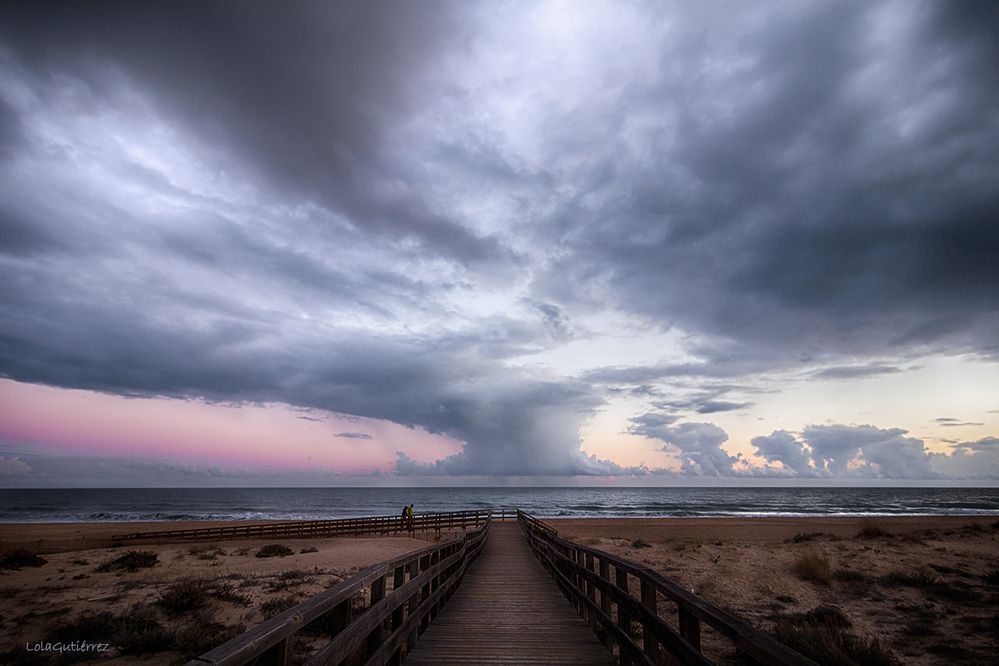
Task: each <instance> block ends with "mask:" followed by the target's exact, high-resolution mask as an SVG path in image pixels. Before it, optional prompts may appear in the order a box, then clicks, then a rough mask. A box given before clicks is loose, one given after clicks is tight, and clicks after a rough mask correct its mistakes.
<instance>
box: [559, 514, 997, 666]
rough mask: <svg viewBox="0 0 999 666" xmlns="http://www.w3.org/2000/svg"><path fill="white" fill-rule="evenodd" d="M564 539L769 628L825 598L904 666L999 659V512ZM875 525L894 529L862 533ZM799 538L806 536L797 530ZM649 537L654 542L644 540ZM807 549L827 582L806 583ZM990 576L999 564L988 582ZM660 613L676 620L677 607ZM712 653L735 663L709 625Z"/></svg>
mask: <svg viewBox="0 0 999 666" xmlns="http://www.w3.org/2000/svg"><path fill="white" fill-rule="evenodd" d="M549 524H551V525H552V526H554V527H555V528H556V529H558V531H559V534H560V535H561V536H564V537H566V538H569V539H572V540H575V541H578V542H580V543H584V544H586V545H589V546H591V547H593V548H597V549H600V550H605V551H608V552H611V553H613V554H616V555H620V556H623V557H625V558H627V559H629V560H632V561H634V562H638V563H641V564H645V565H646V566H649V567H651V568H652V569H654V570H656V571H658V572H659V573H661V574H663V575H664V576H666V577H667V578H670V579H673V580H675V581H677V582H678V583H680V584H681V585H683V586H684V587H686V588H688V589H690V590H692V591H694V592H695V593H697V594H699V595H701V596H702V597H704V598H706V599H708V600H709V601H712V602H713V603H715V604H717V605H719V606H721V607H723V608H725V609H727V610H730V611H732V612H734V613H736V614H737V615H739V616H740V617H742V618H744V619H746V620H748V621H749V622H750V623H752V624H753V625H754V626H756V627H757V628H759V629H762V630H764V631H768V630H770V629H772V628H773V627H774V626H775V623H777V622H780V621H781V620H782V619H788V618H793V617H794V615H795V614H798V615H800V614H801V613H805V612H807V611H809V610H812V609H814V608H816V607H817V606H836V607H838V608H839V609H840V610H841V611H842V613H843V615H845V616H846V618H848V621H849V622H850V623H851V625H852V626H851V627H849V628H848V629H847V630H848V631H849V632H850V633H853V634H855V635H856V636H857V637H858V638H859V639H861V640H863V641H865V642H869V641H870V640H872V639H877V640H879V641H880V642H881V644H882V645H883V646H884V647H885V648H887V650H889V651H890V652H892V653H894V654H895V656H896V657H897V658H898V659H899V660H900V662H901V663H906V664H950V663H955V662H956V661H960V662H962V663H974V664H979V663H981V664H984V663H996V662H995V655H996V654H997V653H999V614H997V609H999V584H997V583H999V581H997V580H996V577H995V576H996V574H995V573H994V572H997V571H999V541H997V539H999V530H997V529H996V525H997V524H999V523H997V521H996V519H995V517H992V518H966V517H900V518H877V519H870V520H864V519H858V518H838V517H836V518H740V519H732V518H677V519H652V520H646V519H621V520H606V519H594V520H553V521H549ZM868 524H872V525H876V526H877V527H878V528H880V529H882V530H884V531H885V532H886V533H888V536H880V537H876V538H858V536H857V535H858V533H859V532H860V531H861V529H863V528H864V527H865V526H867V525H868ZM796 535H798V536H797V539H795V537H796ZM646 544H647V545H646ZM809 554H814V555H817V556H818V557H819V558H820V559H824V560H826V561H828V563H829V574H830V579H829V580H828V581H822V580H803V579H802V578H801V577H799V575H797V574H796V573H795V565H796V563H797V562H798V561H799V560H800V559H801V558H802V557H803V556H806V555H809ZM987 572H993V576H992V577H991V578H989V579H988V580H987V579H986V578H985V574H986V573H987ZM660 612H661V614H662V615H663V616H664V617H668V618H670V619H672V618H674V617H675V613H676V611H675V607H673V606H672V604H668V603H663V604H661V605H660ZM704 640H705V645H706V648H707V649H708V651H709V655H710V656H711V657H712V658H715V659H717V660H719V661H720V662H721V663H728V662H731V661H732V660H733V656H734V655H733V653H732V650H731V648H730V645H729V643H728V642H727V641H725V640H724V639H722V638H721V637H720V636H718V635H717V634H715V633H714V632H713V631H709V630H705V632H704Z"/></svg>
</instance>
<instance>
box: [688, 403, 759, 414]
mask: <svg viewBox="0 0 999 666" xmlns="http://www.w3.org/2000/svg"><path fill="white" fill-rule="evenodd" d="M752 404H753V403H751V402H730V401H728V400H706V401H705V402H703V403H702V404H701V405H700V406H698V408H697V413H698V414H716V413H718V412H732V411H735V410H737V409H745V408H746V407H749V406H751V405H752Z"/></svg>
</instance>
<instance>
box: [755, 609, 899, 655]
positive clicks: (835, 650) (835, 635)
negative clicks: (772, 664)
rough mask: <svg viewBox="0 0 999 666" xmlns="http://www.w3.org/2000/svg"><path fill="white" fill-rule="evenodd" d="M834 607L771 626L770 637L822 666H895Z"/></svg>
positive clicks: (874, 641)
mask: <svg viewBox="0 0 999 666" xmlns="http://www.w3.org/2000/svg"><path fill="white" fill-rule="evenodd" d="M850 626H851V624H850V620H849V618H847V617H846V616H845V615H844V614H843V612H842V611H841V610H839V609H838V608H836V607H834V606H819V607H817V608H814V609H812V610H810V611H808V612H807V613H798V614H794V615H789V616H787V617H785V618H782V619H780V620H778V621H777V622H776V623H775V624H774V628H773V635H774V637H775V638H776V639H777V640H779V641H781V642H782V643H784V644H785V645H787V646H788V647H790V648H791V649H793V650H797V651H798V652H800V653H801V654H803V655H804V656H806V657H809V658H811V659H813V660H815V661H816V662H817V663H819V664H823V665H824V666H855V665H856V664H864V665H865V666H898V664H899V663H900V662H899V661H898V658H897V657H896V656H895V655H894V653H892V652H891V650H888V649H887V648H885V647H883V646H882V645H881V643H880V641H878V640H877V639H871V640H864V639H862V638H860V637H859V636H857V635H856V634H854V633H853V632H851V631H849V628H850Z"/></svg>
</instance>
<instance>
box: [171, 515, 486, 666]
mask: <svg viewBox="0 0 999 666" xmlns="http://www.w3.org/2000/svg"><path fill="white" fill-rule="evenodd" d="M488 532H489V523H488V522H487V523H486V524H485V525H484V526H483V527H482V528H480V529H479V530H477V531H475V532H469V533H466V534H465V536H463V537H462V538H460V539H453V540H451V541H448V542H445V543H442V544H438V545H434V546H430V547H428V548H423V549H420V550H418V551H415V552H411V553H407V554H405V555H401V556H399V557H396V558H393V559H391V560H388V561H386V562H382V563H380V564H377V565H374V566H372V567H369V568H368V569H365V570H364V571H362V572H360V573H358V574H357V575H355V576H353V577H351V578H350V579H348V580H346V581H344V582H343V583H340V584H339V585H337V586H335V587H333V588H330V589H329V590H327V591H326V592H323V593H321V594H319V595H317V596H316V597H313V598H312V599H309V600H307V601H305V602H303V603H301V604H299V605H298V606H296V607H294V608H292V609H290V610H289V611H287V612H285V613H282V614H281V615H279V616H277V617H275V618H272V619H271V620H268V621H266V622H264V623H262V624H260V625H258V626H256V627H254V628H252V629H250V630H249V631H247V632H246V633H244V634H242V635H241V636H238V637H236V638H234V639H233V640H231V641H229V642H227V643H225V644H223V645H221V646H219V647H217V648H215V649H214V650H211V651H209V652H207V653H205V654H204V655H201V656H200V657H198V658H197V659H196V660H194V661H192V662H190V664H206V663H207V664H217V665H220V666H221V665H223V664H224V665H227V666H228V665H237V664H245V663H247V662H249V661H253V660H255V659H258V658H266V659H270V660H273V663H282V664H283V663H288V661H287V660H288V649H289V646H290V645H291V642H292V640H293V636H294V634H295V633H296V632H297V631H298V630H300V629H301V628H302V627H304V626H305V625H307V624H309V623H311V622H312V621H314V620H317V619H319V618H323V617H324V616H325V617H327V619H328V621H329V622H330V628H331V631H330V633H331V634H332V637H331V640H330V642H329V643H328V644H327V645H326V646H324V647H323V648H322V649H320V651H319V653H317V655H314V657H313V660H314V661H315V662H316V663H338V662H339V661H342V660H343V659H345V658H346V657H347V656H349V655H351V654H353V653H354V652H356V651H357V650H358V649H360V650H362V651H364V652H366V653H368V654H371V653H375V652H378V651H379V650H381V646H382V645H383V644H384V642H385V632H384V631H383V629H384V625H385V624H386V623H388V624H390V625H391V627H392V629H393V635H395V634H396V633H398V632H397V631H396V630H397V628H398V627H399V626H404V625H405V626H411V625H412V626H415V623H416V622H417V621H418V619H419V618H420V616H416V619H414V620H413V623H411V625H410V624H406V621H405V620H404V619H403V618H402V617H401V616H400V615H399V612H400V611H403V612H405V611H404V609H405V608H410V607H414V604H415V603H416V599H417V598H418V597H419V595H420V592H421V590H422V589H425V588H426V587H427V586H429V585H430V584H431V582H432V581H433V579H434V578H435V577H440V576H441V575H442V573H443V572H447V576H448V579H447V581H446V584H445V581H443V580H442V581H441V586H442V590H444V589H446V588H447V586H448V585H452V584H456V581H457V580H458V576H457V575H456V574H457V573H458V572H460V571H463V570H464V566H465V565H466V564H467V562H468V561H470V560H471V559H474V558H475V557H476V556H477V555H478V553H479V552H480V551H481V547H482V543H483V542H484V541H485V540H486V538H487V537H488ZM442 553H446V555H442ZM431 559H436V560H437V563H436V564H435V565H433V566H430V567H427V568H422V567H419V563H420V562H423V561H427V562H429V561H430V560H431ZM459 565H460V566H459ZM407 568H410V569H411V570H418V571H419V574H418V575H411V576H410V579H409V580H408V581H407V580H405V571H406V570H407ZM417 568H418V569H417ZM390 575H391V576H392V579H393V589H392V591H391V592H390V593H389V592H387V590H386V579H387V577H388V576H390ZM365 589H369V590H370V599H371V603H370V606H369V608H368V609H367V610H366V611H365V612H363V613H362V614H360V616H359V617H357V618H356V619H354V621H351V620H352V618H351V606H350V600H351V599H352V598H353V597H354V596H356V595H357V594H358V593H360V592H362V591H363V590H365ZM327 614H329V615H328V616H327ZM428 614H429V608H428V610H427V612H426V613H425V614H424V616H426V615H428ZM396 620H398V621H396ZM388 654H389V655H390V656H391V654H392V653H388ZM282 660H283V661H282ZM310 663H311V662H310Z"/></svg>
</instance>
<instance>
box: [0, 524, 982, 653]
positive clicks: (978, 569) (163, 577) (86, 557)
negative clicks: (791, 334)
mask: <svg viewBox="0 0 999 666" xmlns="http://www.w3.org/2000/svg"><path fill="white" fill-rule="evenodd" d="M549 522H550V523H551V524H552V525H554V526H555V527H556V528H557V529H558V530H559V533H560V534H561V535H563V536H565V537H567V538H571V539H574V540H577V541H579V542H581V543H584V544H586V545H589V546H592V547H594V548H598V549H602V550H606V551H609V552H612V553H615V554H618V555H621V556H624V557H626V558H627V559H630V560H633V561H635V562H638V563H641V564H645V565H647V566H650V567H652V568H654V569H655V570H657V571H659V572H660V573H662V574H663V575H665V576H667V577H668V578H671V579H673V580H676V581H677V582H679V583H680V584H682V585H683V586H684V587H687V588H688V589H692V590H694V591H695V592H696V593H698V594H700V595H702V596H704V597H705V598H707V599H708V600H710V601H712V602H714V603H716V604H718V605H719V606H722V607H723V608H726V609H728V610H730V611H733V612H735V613H736V614H738V615H739V616H741V617H743V618H745V619H746V620H748V621H749V622H751V623H752V624H754V625H755V626H757V627H758V628H760V629H761V630H764V631H769V630H770V629H772V628H773V627H774V626H775V623H779V622H780V621H781V620H782V619H786V618H789V617H793V616H794V615H795V614H801V613H804V612H806V611H809V610H811V609H814V608H815V607H817V606H823V605H824V606H830V605H831V606H836V607H838V608H839V609H841V611H842V613H843V615H844V616H845V617H846V618H848V621H849V622H850V624H851V626H850V627H849V628H848V631H849V632H851V633H852V634H854V635H856V636H857V637H858V639H859V640H862V641H866V642H869V641H870V640H871V639H878V640H880V641H881V643H882V645H883V646H884V647H885V648H886V649H887V650H889V651H891V652H892V653H894V654H895V655H896V656H897V657H898V659H899V660H900V662H901V663H907V664H908V663H911V664H946V663H953V662H954V661H961V662H964V663H994V660H993V656H994V655H995V654H997V653H999V640H997V636H999V615H997V611H996V609H997V608H999V585H997V581H996V576H995V574H994V573H993V575H992V576H991V577H990V578H988V579H986V578H985V574H987V573H988V572H995V571H997V570H999V541H997V538H999V531H997V529H996V527H995V525H996V520H995V518H964V517H902V518H879V519H875V520H871V521H865V520H863V519H858V518H838V517H837V518H672V519H669V518H663V519H580V520H557V521H555V520H553V521H549ZM867 523H873V524H875V525H877V526H878V527H879V528H880V529H881V530H883V531H884V532H886V533H887V534H888V536H879V537H875V538H867V539H865V538H858V537H857V534H858V532H859V531H860V530H861V529H862V528H863V527H864V526H865V525H866V524H867ZM220 524H224V523H212V525H220ZM169 526H170V527H177V528H181V527H189V526H192V524H191V523H183V524H181V523H169ZM194 526H200V527H204V526H207V524H206V523H196V524H194ZM165 527H166V524H164V523H149V524H144V525H140V524H136V523H129V524H128V525H127V527H125V529H124V531H138V530H141V529H164V528H165ZM121 531H123V525H122V524H80V523H60V524H49V525H41V524H39V525H30V526H24V525H0V539H6V540H10V539H14V538H20V539H24V538H28V539H60V538H79V537H94V536H107V535H109V534H110V533H111V532H114V533H119V532H121ZM801 535H804V536H801ZM417 536H425V537H427V538H432V536H431V535H429V534H428V535H419V534H418V535H417ZM796 536H797V539H796V538H795V537H796ZM277 541H278V542H280V543H282V544H284V545H287V546H289V547H291V548H292V549H293V550H294V554H293V555H290V556H288V557H283V558H267V559H260V558H257V557H255V556H254V553H255V552H256V551H257V550H258V549H259V548H260V547H261V546H263V545H265V544H266V543H268V542H269V541H251V540H237V541H228V542H214V543H212V544H189V543H188V544H170V545H142V546H138V548H140V549H142V550H149V551H152V552H155V553H156V554H157V555H158V564H157V565H156V566H154V567H152V568H148V569H140V570H139V571H137V572H134V573H127V572H107V573H100V572H97V571H96V569H97V567H98V565H100V564H101V563H103V562H106V561H109V560H111V559H112V558H114V557H116V556H118V555H120V554H122V553H123V552H125V551H127V550H128V548H125V547H119V548H101V549H92V550H86V551H75V552H65V553H56V554H50V555H45V556H44V557H45V558H46V559H47V560H48V563H47V564H45V565H44V566H42V567H40V568H23V569H21V570H19V571H0V662H3V661H5V659H4V657H3V653H4V652H7V651H9V650H12V649H16V648H17V647H18V646H22V649H23V645H24V643H25V642H32V641H36V640H41V639H44V638H45V637H46V636H50V635H51V632H52V629H53V627H54V625H57V624H58V623H59V622H62V621H65V620H73V619H74V618H77V617H79V615H80V614H81V613H84V612H87V611H91V612H96V611H107V612H110V613H112V614H115V615H118V616H124V615H128V614H130V613H131V614H135V612H136V611H135V610H134V609H135V608H139V609H140V610H141V608H142V607H143V606H144V607H145V608H146V609H147V610H146V611H144V612H146V613H147V614H148V613H150V612H152V613H153V614H154V616H155V617H157V618H159V621H160V622H161V624H162V626H163V627H164V628H165V629H166V630H168V631H169V632H173V633H174V634H176V633H177V632H183V631H187V630H189V629H190V628H191V627H196V626H214V627H215V628H216V629H218V630H219V631H221V632H223V633H217V634H214V635H217V636H224V635H225V634H224V630H229V631H230V632H232V631H235V630H236V629H237V628H238V626H239V625H242V626H243V627H246V628H248V627H251V626H253V625H255V624H257V623H259V622H261V621H262V620H264V619H265V618H266V617H267V616H268V614H274V613H276V612H279V610H276V609H279V608H281V606H282V603H283V604H285V605H287V604H291V603H295V602H298V601H301V600H304V599H305V598H307V597H309V596H312V595H314V594H316V593H318V592H320V591H322V590H323V589H325V588H326V587H328V586H330V585H334V584H336V583H338V582H340V581H341V580H343V579H344V578H345V577H348V576H350V574H351V573H353V572H355V571H357V570H358V569H359V568H363V567H365V566H369V565H371V564H374V563H376V562H379V561H383V560H385V559H389V558H391V557H394V556H396V555H399V554H402V553H405V552H408V551H411V550H416V549H418V548H422V547H424V546H426V545H427V544H428V543H429V541H425V540H421V539H409V538H405V537H399V536H390V537H367V538H331V539H303V540H295V539H277ZM209 546H210V547H209ZM308 548H316V549H317V552H306V553H303V552H301V551H302V550H303V549H308ZM807 554H814V555H817V556H819V558H821V559H825V560H826V561H828V563H829V574H830V575H829V580H827V581H821V580H820V581H816V580H803V579H801V578H800V577H799V576H798V575H797V574H796V573H795V572H794V568H795V563H796V562H797V561H798V560H799V559H800V558H801V557H802V556H804V555H807ZM184 579H194V580H199V581H204V582H205V584H206V585H208V586H209V588H210V589H211V590H212V591H213V592H215V593H218V592H219V590H222V591H224V590H226V589H227V586H228V588H231V589H229V594H228V595H225V594H223V595H222V596H223V597H224V598H223V599H216V598H212V599H210V600H209V602H208V604H207V605H206V606H205V607H204V608H202V609H200V610H198V611H196V612H193V613H183V614H180V615H176V616H171V615H169V614H167V613H165V612H164V611H163V610H162V607H161V606H160V605H158V604H157V603H156V602H157V600H158V599H160V598H161V597H162V595H163V594H164V593H165V592H166V591H167V590H168V589H169V587H170V585H171V584H172V583H173V582H175V581H178V580H184ZM900 581H901V582H900ZM268 602H270V603H268ZM137 605H138V606H137ZM660 611H661V613H662V614H663V616H664V617H667V618H673V616H674V615H675V609H673V608H670V607H669V605H668V604H666V603H663V604H662V605H661V607H660ZM213 623H214V624H213ZM226 628H228V629H226ZM211 637H212V635H209V636H207V637H205V636H201V639H203V640H210V639H211ZM704 644H705V648H706V651H707V652H708V654H709V656H710V657H712V658H714V659H717V660H718V661H719V662H720V663H730V662H731V661H732V658H733V653H732V650H731V648H730V646H729V645H728V643H727V642H726V641H724V640H723V639H721V638H720V637H719V636H717V635H715V634H714V632H713V631H711V630H709V629H707V628H705V630H704ZM21 656H23V653H22V655H21ZM182 656H183V655H182V654H180V653H178V652H176V651H161V652H156V653H152V654H149V655H138V656H137V655H136V654H134V653H131V654H127V655H124V656H118V657H114V656H113V655H106V656H104V657H101V658H99V659H98V660H99V661H101V662H102V663H123V664H124V663H148V664H168V663H179V662H182V661H183V659H182ZM9 658H10V655H9V656H8V659H9Z"/></svg>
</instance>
